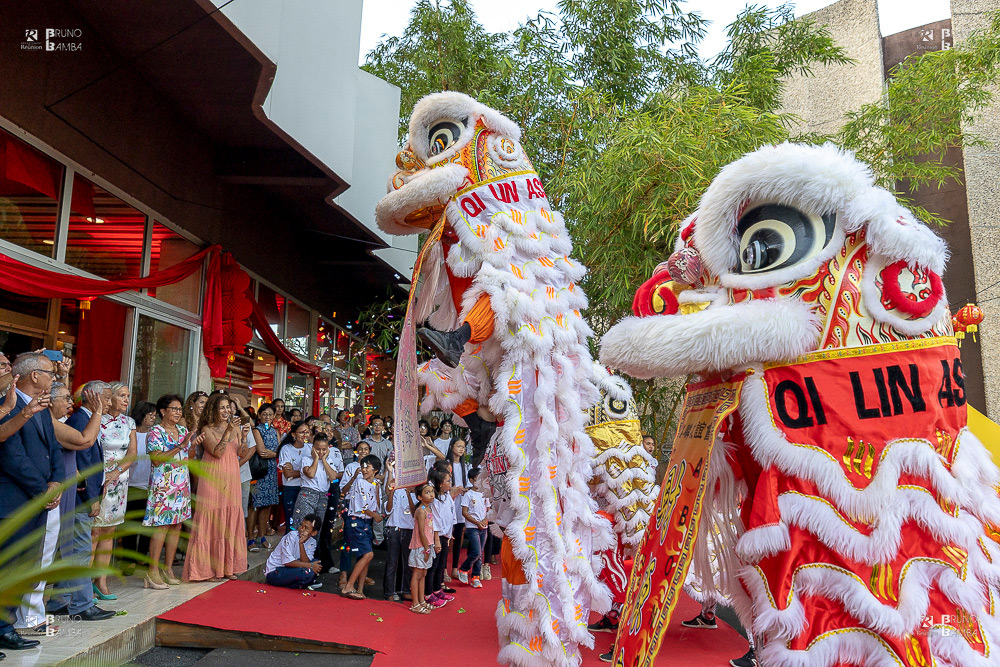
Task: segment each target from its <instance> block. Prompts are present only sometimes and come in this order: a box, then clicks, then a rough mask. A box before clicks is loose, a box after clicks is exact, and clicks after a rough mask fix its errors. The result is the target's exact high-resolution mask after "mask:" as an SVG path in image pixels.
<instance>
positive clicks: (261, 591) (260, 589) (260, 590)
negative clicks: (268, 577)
mask: <svg viewBox="0 0 1000 667" xmlns="http://www.w3.org/2000/svg"><path fill="white" fill-rule="evenodd" d="M257 592H258V593H266V592H267V591H266V590H265V589H263V588H258V589H257Z"/></svg>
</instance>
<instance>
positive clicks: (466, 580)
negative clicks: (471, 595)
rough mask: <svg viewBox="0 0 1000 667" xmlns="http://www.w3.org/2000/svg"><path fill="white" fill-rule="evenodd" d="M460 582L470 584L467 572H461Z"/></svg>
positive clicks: (459, 575) (459, 572) (459, 573)
mask: <svg viewBox="0 0 1000 667" xmlns="http://www.w3.org/2000/svg"><path fill="white" fill-rule="evenodd" d="M458 580H459V581H461V582H462V583H463V584H467V583H469V573H468V572H466V571H465V570H459V571H458Z"/></svg>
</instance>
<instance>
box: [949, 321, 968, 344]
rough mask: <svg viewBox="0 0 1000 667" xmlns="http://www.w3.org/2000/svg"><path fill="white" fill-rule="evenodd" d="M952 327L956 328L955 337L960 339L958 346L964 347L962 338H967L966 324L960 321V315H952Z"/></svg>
mask: <svg viewBox="0 0 1000 667" xmlns="http://www.w3.org/2000/svg"><path fill="white" fill-rule="evenodd" d="M951 328H952V329H954V330H955V338H957V339H958V346H959V347H962V339H964V338H965V325H964V324H962V323H961V322H959V321H958V317H952V318H951Z"/></svg>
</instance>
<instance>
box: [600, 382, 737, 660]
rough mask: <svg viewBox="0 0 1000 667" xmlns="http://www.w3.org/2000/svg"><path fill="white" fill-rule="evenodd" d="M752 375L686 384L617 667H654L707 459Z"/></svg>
mask: <svg viewBox="0 0 1000 667" xmlns="http://www.w3.org/2000/svg"><path fill="white" fill-rule="evenodd" d="M745 379H746V375H745V374H743V373H741V374H739V375H736V376H734V377H732V378H730V379H729V380H727V381H722V380H718V379H716V380H707V381H705V382H699V383H695V384H689V385H688V386H687V395H686V396H685V398H684V407H683V409H682V412H681V420H680V423H679V425H678V427H677V435H676V437H675V438H674V448H673V450H672V451H671V453H670V464H669V468H668V471H667V476H666V477H665V478H664V480H663V486H662V490H661V492H660V498H659V502H658V503H657V506H656V512H655V513H654V515H653V517H652V518H651V519H650V522H649V526H647V528H646V532H645V534H644V535H643V538H642V543H641V544H640V545H639V550H638V552H636V555H635V560H634V563H633V566H632V574H631V576H630V578H629V585H628V593H627V595H626V600H625V608H624V609H623V610H622V614H621V622H620V624H619V626H618V627H619V629H618V637H617V639H616V641H615V648H614V655H613V657H612V662H613V663H614V664H615V665H616V666H617V667H626V666H627V667H634V666H636V665H642V666H643V667H651V666H652V664H653V661H654V660H655V659H656V653H657V651H658V650H659V648H660V642H661V641H662V639H663V634H664V632H666V629H667V625H668V624H669V623H670V616H671V614H673V611H674V606H675V605H676V604H677V596H678V595H679V594H680V592H681V586H682V585H683V584H684V578H685V577H686V576H687V570H688V565H689V564H690V554H691V552H692V550H693V547H694V538H695V536H697V534H698V525H699V523H700V521H701V509H702V499H703V498H704V496H705V486H706V484H707V479H708V462H709V460H710V458H711V455H712V447H713V446H714V444H715V438H716V435H717V434H718V432H719V427H720V426H721V425H722V422H723V420H725V418H726V417H728V416H729V415H730V414H732V412H733V411H734V410H736V408H737V407H738V406H739V403H740V390H741V389H742V387H743V381H744V380H745Z"/></svg>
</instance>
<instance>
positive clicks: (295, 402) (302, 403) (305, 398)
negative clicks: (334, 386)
mask: <svg viewBox="0 0 1000 667" xmlns="http://www.w3.org/2000/svg"><path fill="white" fill-rule="evenodd" d="M312 386H313V379H312V376H311V375H299V374H298V373H289V374H288V375H286V376H285V409H286V410H291V409H292V408H298V409H299V410H302V413H303V415H306V414H309V413H311V412H312V409H311V408H312V404H311V403H310V399H311V397H312ZM307 404H308V406H309V408H310V409H308V410H307V409H306V405H307Z"/></svg>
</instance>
